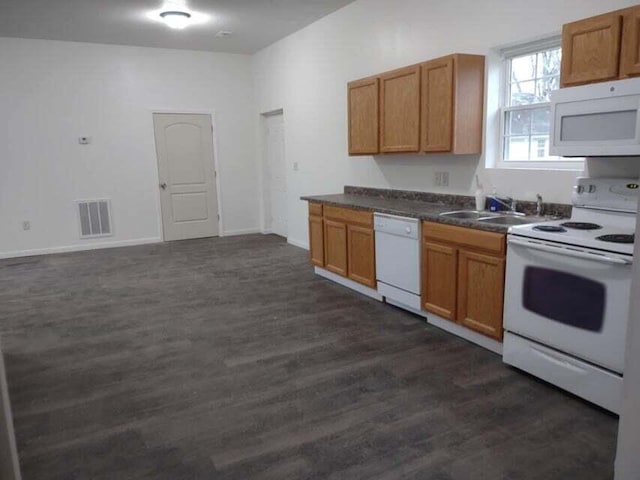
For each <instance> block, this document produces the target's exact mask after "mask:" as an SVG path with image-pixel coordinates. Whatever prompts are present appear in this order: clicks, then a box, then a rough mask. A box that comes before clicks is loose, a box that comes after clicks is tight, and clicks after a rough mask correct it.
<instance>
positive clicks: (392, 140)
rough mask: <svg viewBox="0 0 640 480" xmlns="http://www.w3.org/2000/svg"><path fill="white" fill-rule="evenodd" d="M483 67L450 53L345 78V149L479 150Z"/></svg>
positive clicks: (480, 60) (477, 58) (480, 61)
mask: <svg viewBox="0 0 640 480" xmlns="http://www.w3.org/2000/svg"><path fill="white" fill-rule="evenodd" d="M484 70H485V57H484V56H481V55H467V54H453V55H448V56H446V57H442V58H438V59H435V60H430V61H428V62H424V63H421V64H417V65H412V66H409V67H404V68H400V69H397V70H393V71H390V72H385V73H382V74H380V75H377V76H374V77H370V78H366V79H362V80H356V81H354V82H350V83H349V84H348V85H347V91H348V114H349V155H371V154H376V153H402V152H405V153H417V152H440V153H454V154H479V153H481V151H482V120H483V112H484Z"/></svg>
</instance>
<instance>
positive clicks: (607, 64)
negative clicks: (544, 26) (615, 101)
mask: <svg viewBox="0 0 640 480" xmlns="http://www.w3.org/2000/svg"><path fill="white" fill-rule="evenodd" d="M639 31H640V6H635V7H631V8H625V9H623V10H616V11H614V12H610V13H605V14H604V15H598V16H596V17H591V18H586V19H583V20H578V21H577V22H572V23H567V24H565V25H564V26H563V27H562V69H561V73H560V86H561V87H570V86H575V85H584V84H587V83H596V82H604V81H608V80H616V79H619V78H628V77H632V76H636V75H640V36H639Z"/></svg>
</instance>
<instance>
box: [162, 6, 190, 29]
mask: <svg viewBox="0 0 640 480" xmlns="http://www.w3.org/2000/svg"><path fill="white" fill-rule="evenodd" d="M160 18H162V20H164V23H166V24H167V26H168V27H170V28H175V29H176V30H182V29H183V28H185V27H186V26H188V25H189V22H190V20H191V14H190V13H188V12H180V11H176V10H168V11H166V12H162V13H161V14H160Z"/></svg>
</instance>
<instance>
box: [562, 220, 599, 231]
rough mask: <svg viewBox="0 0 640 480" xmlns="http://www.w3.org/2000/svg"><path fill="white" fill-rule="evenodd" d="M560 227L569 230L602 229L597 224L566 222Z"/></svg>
mask: <svg viewBox="0 0 640 480" xmlns="http://www.w3.org/2000/svg"><path fill="white" fill-rule="evenodd" d="M560 225H562V226H563V227H567V228H573V229H574V230H600V229H601V228H602V227H601V226H600V225H598V224H597V223H587V222H564V223H561V224H560Z"/></svg>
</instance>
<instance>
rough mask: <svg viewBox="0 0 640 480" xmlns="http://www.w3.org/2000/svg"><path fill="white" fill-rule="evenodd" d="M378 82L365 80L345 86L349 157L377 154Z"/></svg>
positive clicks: (370, 79) (374, 79) (375, 79)
mask: <svg viewBox="0 0 640 480" xmlns="http://www.w3.org/2000/svg"><path fill="white" fill-rule="evenodd" d="M378 84H379V81H378V79H377V78H366V79H364V80H357V81H355V82H350V83H349V84H347V92H348V97H349V100H348V102H349V105H348V107H349V108H348V113H349V155H371V154H374V153H378V152H379V151H380V147H379V144H378V130H379V128H378V114H379V106H378V105H379V93H378Z"/></svg>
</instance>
